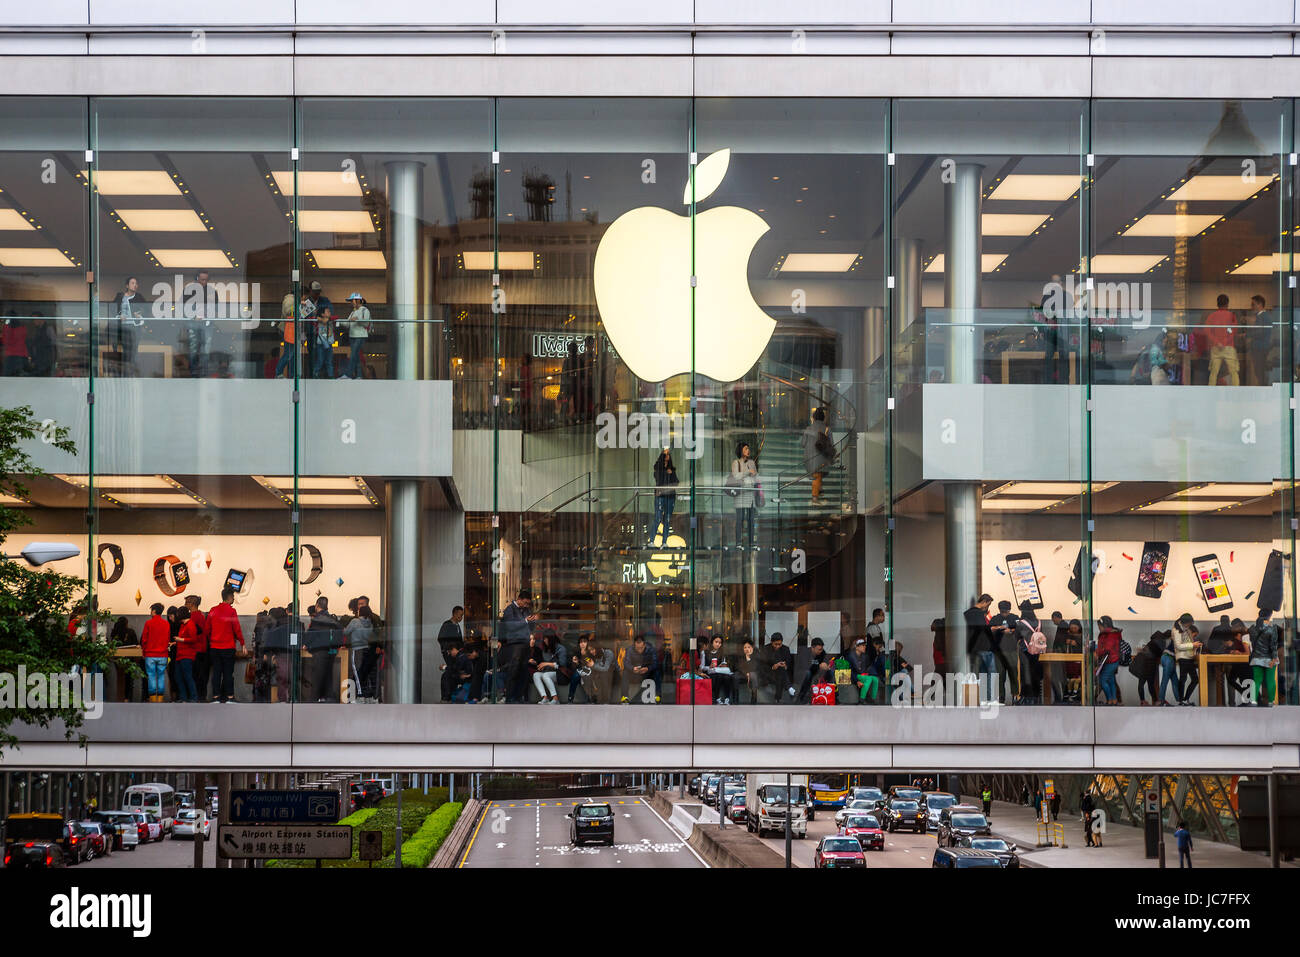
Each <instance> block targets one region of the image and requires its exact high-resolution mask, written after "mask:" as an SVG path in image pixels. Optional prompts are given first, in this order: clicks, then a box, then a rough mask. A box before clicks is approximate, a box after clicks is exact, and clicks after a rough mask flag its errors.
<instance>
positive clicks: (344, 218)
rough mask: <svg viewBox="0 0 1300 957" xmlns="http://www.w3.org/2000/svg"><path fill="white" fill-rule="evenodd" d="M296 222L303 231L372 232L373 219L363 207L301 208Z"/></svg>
mask: <svg viewBox="0 0 1300 957" xmlns="http://www.w3.org/2000/svg"><path fill="white" fill-rule="evenodd" d="M298 224H299V226H300V228H301V229H302V231H303V232H304V233H373V232H374V231H375V223H374V220H372V219H371V218H370V214H369V213H367V212H366V211H365V210H364V209H302V210H299V211H298Z"/></svg>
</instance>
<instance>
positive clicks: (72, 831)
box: [63, 821, 95, 866]
mask: <svg viewBox="0 0 1300 957" xmlns="http://www.w3.org/2000/svg"><path fill="white" fill-rule="evenodd" d="M63 856H64V857H65V858H67V862H68V864H69V866H71V865H74V864H80V863H81V862H82V861H88V860H90V859H91V858H93V857H94V856H95V851H94V848H93V847H91V842H90V835H88V834H87V833H86V829H85V828H84V827H82V826H81V822H80V821H65V822H64V823H63Z"/></svg>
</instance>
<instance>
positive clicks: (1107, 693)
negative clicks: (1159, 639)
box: [1094, 615, 1123, 705]
mask: <svg viewBox="0 0 1300 957" xmlns="http://www.w3.org/2000/svg"><path fill="white" fill-rule="evenodd" d="M1097 626H1098V632H1097V643H1096V646H1095V648H1094V654H1095V655H1096V661H1097V684H1098V686H1099V688H1100V690H1101V696H1102V704H1112V705H1113V704H1118V703H1119V700H1118V698H1117V695H1116V686H1115V675H1116V673H1117V672H1118V671H1119V655H1120V648H1119V643H1120V639H1121V638H1122V637H1123V634H1122V633H1121V632H1120V630H1119V629H1118V628H1116V627H1115V623H1114V622H1113V621H1111V617H1110V615H1102V616H1101V617H1100V618H1098V619H1097Z"/></svg>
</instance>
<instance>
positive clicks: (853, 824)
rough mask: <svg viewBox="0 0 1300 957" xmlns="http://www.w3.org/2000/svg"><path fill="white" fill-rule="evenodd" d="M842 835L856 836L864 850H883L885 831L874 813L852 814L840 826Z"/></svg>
mask: <svg viewBox="0 0 1300 957" xmlns="http://www.w3.org/2000/svg"><path fill="white" fill-rule="evenodd" d="M840 836H841V837H855V838H857V840H858V843H859V844H861V845H862V849H863V850H864V851H883V850H884V849H885V832H884V831H882V830H881V829H880V820H879V819H878V818H877V817H876V816H875V815H874V814H850V815H849V816H848V817H847V818H846V819H845V821H844V824H843V825H842V826H841V827H840Z"/></svg>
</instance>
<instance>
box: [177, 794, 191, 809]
mask: <svg viewBox="0 0 1300 957" xmlns="http://www.w3.org/2000/svg"><path fill="white" fill-rule="evenodd" d="M176 806H177V807H178V808H182V807H194V792H193V791H177V792H176Z"/></svg>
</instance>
